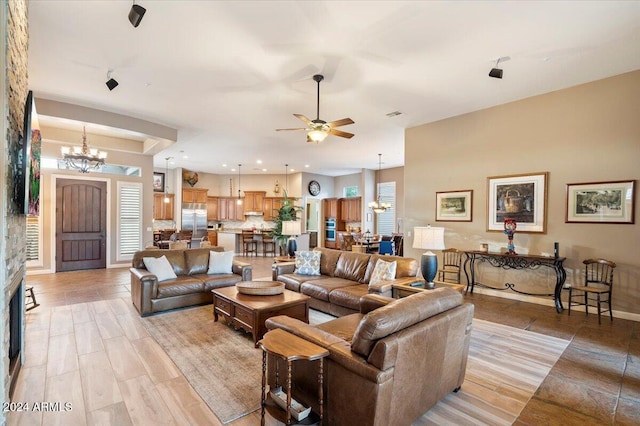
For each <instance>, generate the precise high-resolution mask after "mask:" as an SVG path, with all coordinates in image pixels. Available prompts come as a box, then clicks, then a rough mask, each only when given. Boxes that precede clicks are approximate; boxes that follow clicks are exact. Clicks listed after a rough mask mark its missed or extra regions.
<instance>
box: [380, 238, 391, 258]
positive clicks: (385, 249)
mask: <svg viewBox="0 0 640 426" xmlns="http://www.w3.org/2000/svg"><path fill="white" fill-rule="evenodd" d="M378 254H390V255H392V256H393V254H394V251H393V241H380V248H379V249H378Z"/></svg>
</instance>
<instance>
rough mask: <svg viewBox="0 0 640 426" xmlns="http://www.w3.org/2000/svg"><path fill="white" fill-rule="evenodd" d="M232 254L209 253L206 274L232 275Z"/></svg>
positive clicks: (226, 252) (223, 252) (230, 252)
mask: <svg viewBox="0 0 640 426" xmlns="http://www.w3.org/2000/svg"><path fill="white" fill-rule="evenodd" d="M233 254H234V253H233V252H232V251H210V252H209V269H208V270H207V274H232V273H233V271H232V269H231V267H232V266H233Z"/></svg>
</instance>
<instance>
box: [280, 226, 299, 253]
mask: <svg viewBox="0 0 640 426" xmlns="http://www.w3.org/2000/svg"><path fill="white" fill-rule="evenodd" d="M301 232H302V222H300V221H299V220H285V221H283V222H282V235H288V236H289V239H288V240H287V255H288V256H289V257H293V256H295V255H296V250H298V243H297V242H296V236H298V235H300V233H301Z"/></svg>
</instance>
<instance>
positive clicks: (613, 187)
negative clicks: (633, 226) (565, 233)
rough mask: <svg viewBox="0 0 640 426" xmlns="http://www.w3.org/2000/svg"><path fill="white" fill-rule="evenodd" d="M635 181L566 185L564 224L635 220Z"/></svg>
mask: <svg viewBox="0 0 640 426" xmlns="http://www.w3.org/2000/svg"><path fill="white" fill-rule="evenodd" d="M634 184H635V181H634V180H621V181H612V182H589V183H569V184H567V217H566V220H565V222H567V223H626V224H630V223H634V211H633V206H634V204H635V194H634V190H635V185H634Z"/></svg>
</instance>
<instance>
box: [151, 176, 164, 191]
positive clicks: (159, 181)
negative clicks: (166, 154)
mask: <svg viewBox="0 0 640 426" xmlns="http://www.w3.org/2000/svg"><path fill="white" fill-rule="evenodd" d="M153 192H164V173H161V172H153Z"/></svg>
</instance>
